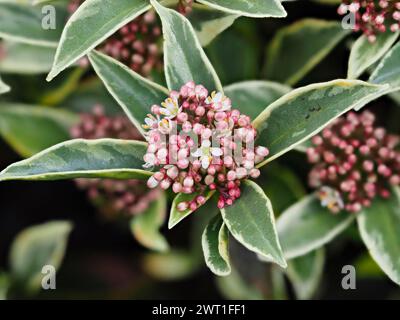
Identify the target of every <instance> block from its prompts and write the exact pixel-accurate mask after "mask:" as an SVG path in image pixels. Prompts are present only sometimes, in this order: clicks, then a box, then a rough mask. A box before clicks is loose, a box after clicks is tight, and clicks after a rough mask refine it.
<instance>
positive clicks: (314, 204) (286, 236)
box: [276, 195, 355, 259]
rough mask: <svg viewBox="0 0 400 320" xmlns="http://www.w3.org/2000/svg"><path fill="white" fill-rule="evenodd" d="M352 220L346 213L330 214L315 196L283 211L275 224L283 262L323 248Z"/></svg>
mask: <svg viewBox="0 0 400 320" xmlns="http://www.w3.org/2000/svg"><path fill="white" fill-rule="evenodd" d="M354 219H355V216H354V215H351V214H348V213H347V212H341V213H339V214H336V215H335V214H332V212H330V211H329V210H328V209H327V208H325V207H323V206H322V205H321V202H320V200H319V199H318V198H317V197H316V196H315V195H309V196H307V197H305V198H303V199H302V200H300V201H299V202H297V203H295V204H293V205H292V206H291V207H289V208H288V209H287V210H285V211H284V212H283V213H282V215H281V216H280V217H279V218H278V219H277V222H276V229H277V230H278V235H279V239H280V241H281V246H282V250H283V253H284V256H285V258H286V259H293V258H296V257H300V256H303V255H305V254H307V253H310V252H311V251H313V250H315V249H318V248H320V247H322V246H324V245H325V244H327V243H328V242H330V241H331V240H332V239H334V238H335V237H336V236H337V235H338V234H340V233H341V232H343V231H344V230H345V229H346V228H347V227H348V226H350V224H351V223H352V222H353V221H354Z"/></svg>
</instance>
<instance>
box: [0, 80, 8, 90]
mask: <svg viewBox="0 0 400 320" xmlns="http://www.w3.org/2000/svg"><path fill="white" fill-rule="evenodd" d="M8 91H10V87H9V86H8V85H6V84H5V83H4V82H3V81H2V80H1V78H0V94H3V93H6V92H8Z"/></svg>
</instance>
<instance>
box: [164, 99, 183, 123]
mask: <svg viewBox="0 0 400 320" xmlns="http://www.w3.org/2000/svg"><path fill="white" fill-rule="evenodd" d="M161 105H162V106H163V107H164V108H160V113H161V114H162V115H163V116H165V117H166V118H167V119H173V118H175V117H176V116H177V115H178V113H179V112H181V111H182V107H179V102H178V99H177V98H175V97H174V98H167V99H166V100H165V101H164V102H163V103H161Z"/></svg>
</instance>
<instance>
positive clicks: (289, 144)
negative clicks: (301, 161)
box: [253, 79, 388, 166]
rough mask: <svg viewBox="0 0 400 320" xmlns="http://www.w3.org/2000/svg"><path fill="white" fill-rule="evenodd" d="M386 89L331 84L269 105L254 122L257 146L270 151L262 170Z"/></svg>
mask: <svg viewBox="0 0 400 320" xmlns="http://www.w3.org/2000/svg"><path fill="white" fill-rule="evenodd" d="M387 87H388V85H373V84H369V83H366V82H363V81H359V80H341V79H339V80H333V81H329V82H323V83H316V84H311V85H308V86H305V87H302V88H298V89H295V90H293V91H291V92H290V93H288V94H286V95H284V96H283V97H281V98H280V99H278V100H277V101H275V102H274V103H272V104H270V105H269V106H268V107H267V108H266V109H265V110H264V111H263V112H262V113H261V114H260V115H259V116H258V117H257V118H256V119H255V120H254V121H253V125H254V126H255V127H256V128H257V130H258V144H259V145H263V146H265V147H267V148H269V151H270V155H269V157H268V158H267V159H266V160H265V161H264V162H262V163H260V164H259V166H262V165H264V164H266V163H268V162H270V161H272V160H273V159H276V158H277V157H279V156H280V155H282V154H284V153H286V152H287V151H289V150H291V149H293V148H294V147H295V146H297V145H299V144H301V143H302V142H303V141H306V140H307V139H308V138H310V137H312V136H314V135H315V134H317V133H318V132H319V131H321V130H322V129H323V128H324V127H325V126H326V125H328V124H329V123H331V122H332V121H333V120H334V119H336V118H338V117H339V116H341V115H342V114H344V113H345V112H347V111H349V110H351V109H353V108H355V107H362V106H364V105H365V104H367V103H368V102H370V101H372V100H373V99H375V98H377V97H379V96H380V95H381V94H382V93H384V92H385V90H387Z"/></svg>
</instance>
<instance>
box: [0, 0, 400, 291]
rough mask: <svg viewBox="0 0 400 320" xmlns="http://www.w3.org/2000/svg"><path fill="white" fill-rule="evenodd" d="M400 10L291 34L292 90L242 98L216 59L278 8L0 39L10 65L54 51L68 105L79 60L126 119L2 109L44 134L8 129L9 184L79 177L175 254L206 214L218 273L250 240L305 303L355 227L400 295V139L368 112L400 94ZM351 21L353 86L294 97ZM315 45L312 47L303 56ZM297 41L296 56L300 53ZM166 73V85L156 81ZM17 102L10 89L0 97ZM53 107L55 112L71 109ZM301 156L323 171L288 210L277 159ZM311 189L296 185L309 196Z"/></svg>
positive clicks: (133, 0)
mask: <svg viewBox="0 0 400 320" xmlns="http://www.w3.org/2000/svg"><path fill="white" fill-rule="evenodd" d="M399 3H400V2H399V1H343V4H342V5H341V6H340V7H339V9H338V13H339V15H338V21H324V20H318V19H304V20H302V21H298V22H295V23H293V24H292V25H289V26H286V27H283V28H280V29H279V30H278V31H277V32H276V34H275V35H274V37H273V39H272V41H271V43H270V45H269V47H268V49H267V61H266V64H265V68H264V70H263V74H264V76H265V77H267V78H268V79H270V80H274V81H277V82H270V81H263V80H251V81H243V82H238V83H234V84H230V85H225V84H224V85H223V84H222V83H221V80H220V77H219V75H218V74H217V71H216V70H223V68H221V66H220V65H213V64H212V63H211V62H210V60H209V58H208V56H207V54H206V52H205V51H204V49H203V47H204V46H206V45H208V44H209V43H210V42H211V41H212V40H213V43H212V45H214V46H215V47H217V48H220V47H218V44H219V41H222V40H220V36H218V34H219V33H221V32H222V31H223V30H225V29H226V28H228V27H229V26H230V25H231V24H232V23H233V21H235V20H236V19H237V18H238V17H239V16H246V17H251V18H278V17H279V18H283V17H285V16H286V12H285V9H284V8H283V6H282V5H281V3H280V2H279V1H276V0H270V1H261V0H254V1H251V2H250V1H245V0H237V1H228V0H199V1H187V0H181V1H156V0H121V1H118V2H115V1H106V0H86V1H72V2H71V3H70V4H69V10H66V8H65V7H64V8H63V9H62V10H64V11H65V19H63V24H62V27H61V28H62V29H63V31H62V33H60V34H58V35H54V36H52V37H53V38H51V37H50V36H49V35H48V34H47V35H46V36H40V35H39V33H37V34H36V35H35V37H36V38H35V37H34V35H27V37H30V38H29V41H26V42H24V41H23V36H24V35H20V34H14V33H13V32H14V30H12V27H10V28H9V29H7V30H6V29H2V28H4V26H3V27H1V26H0V36H2V37H4V39H5V40H4V42H3V48H4V52H5V55H4V57H5V58H4V61H5V62H7V63H9V60H10V58H9V57H10V55H11V53H12V52H15V51H13V50H15V48H16V47H18V46H23V45H25V47H24V48H25V49H26V50H27V48H28V47H29V46H30V47H31V48H33V47H34V48H35V50H39V49H38V48H40V50H44V51H46V50H47V51H46V52H48V51H50V52H51V55H52V56H54V62H53V64H52V65H51V66H49V65H47V66H46V67H43V69H40V70H37V71H38V72H44V71H49V74H48V76H47V79H48V80H49V81H50V80H52V79H53V78H54V77H56V76H58V77H60V78H62V77H63V76H64V75H65V74H68V73H71V74H72V75H71V76H70V77H69V78H68V81H66V82H65V85H64V86H61V87H58V88H57V92H58V93H60V92H61V93H64V91H68V90H70V88H71V87H73V86H72V85H71V83H74V82H73V81H74V76H75V74H74V72H75V71H74V70H77V69H79V67H78V68H76V69H73V68H74V66H75V65H76V63H77V61H79V60H80V59H81V58H83V57H86V56H87V60H88V62H89V64H90V66H91V67H92V69H93V71H94V73H95V74H96V76H97V77H98V78H99V79H100V80H101V82H102V83H103V84H104V87H105V89H100V90H103V91H102V93H101V94H104V90H106V91H107V92H108V93H109V94H110V95H111V96H112V97H113V98H114V100H115V102H116V104H117V105H118V108H120V109H122V110H119V111H122V112H123V113H124V114H121V113H117V114H112V115H111V114H108V113H107V111H106V107H107V103H110V101H109V100H107V101H104V103H102V102H101V104H102V105H103V106H104V108H102V107H100V106H96V107H95V108H94V109H89V110H85V111H83V112H82V110H79V113H80V116H77V115H76V114H75V112H72V111H70V110H69V111H67V110H61V109H57V108H54V109H49V108H44V107H35V108H28V107H27V106H23V105H15V104H11V103H8V105H6V106H2V108H1V109H0V116H2V117H4V119H6V121H9V122H10V123H11V124H10V125H8V127H7V128H11V129H8V130H9V131H7V133H8V132H11V131H12V130H14V129H13V128H16V127H17V126H18V124H16V123H17V122H16V121H15V119H24V118H23V117H24V116H26V115H29V117H30V119H32V122H29V123H35V122H37V123H40V124H43V125H42V128H43V130H38V131H34V130H32V131H33V133H30V132H29V133H25V134H24V135H22V136H17V138H13V137H11V136H10V135H9V136H7V135H6V134H5V133H4V132H5V131H4V130H3V129H2V125H1V121H0V129H2V130H3V131H2V132H1V133H2V135H3V136H5V137H6V139H7V141H8V142H9V143H10V144H11V145H12V146H13V147H14V148H15V149H16V150H17V151H18V152H19V153H20V154H21V155H23V156H24V157H26V158H27V159H25V160H23V161H20V162H16V163H14V164H12V165H10V166H9V167H7V168H6V169H4V170H3V171H2V172H1V173H0V181H8V180H61V179H74V180H75V181H76V184H77V185H78V186H79V187H80V188H81V189H83V190H84V191H85V192H86V193H87V194H88V198H89V199H90V200H91V201H92V202H93V204H94V205H95V206H97V207H98V208H99V211H101V212H103V213H105V214H107V215H120V216H123V217H125V218H129V219H130V220H131V224H130V225H131V230H132V232H133V234H134V235H135V237H136V239H137V240H138V241H139V242H140V243H141V244H143V245H144V246H146V247H148V248H150V249H153V250H157V251H167V250H168V249H169V245H168V243H167V241H166V240H165V239H164V237H163V235H162V234H161V233H160V228H161V227H162V225H163V223H164V222H165V220H168V223H167V224H168V228H169V229H171V228H174V229H175V228H180V227H181V225H182V224H184V223H185V220H188V219H190V218H193V219H195V218H199V216H204V217H206V218H207V223H206V224H205V226H203V229H202V231H203V232H202V236H201V239H200V237H199V238H198V239H197V241H198V242H201V247H202V250H203V255H204V258H205V262H206V265H207V266H208V267H209V268H210V269H211V271H212V272H213V273H214V274H216V275H218V276H224V277H223V279H228V280H229V281H235V280H234V279H235V277H237V268H236V264H237V259H235V255H238V256H240V255H241V254H242V253H240V250H238V249H237V246H238V245H237V244H238V243H240V244H241V245H242V247H245V248H246V249H248V250H249V251H251V252H253V253H255V254H254V257H255V258H256V259H257V261H258V263H266V262H268V263H273V265H272V266H271V265H269V267H270V269H271V270H272V271H271V270H270V271H271V272H272V273H274V274H275V275H278V276H279V275H282V274H286V275H287V276H288V278H289V280H290V281H291V282H292V283H293V286H294V289H295V292H296V294H297V296H298V297H299V298H306V297H310V296H311V295H312V294H313V292H314V291H315V289H316V287H317V286H318V280H319V277H320V276H321V274H322V267H323V259H324V253H323V250H324V246H325V245H326V244H328V243H329V242H330V241H331V240H332V239H334V238H335V237H336V236H338V235H339V234H341V233H343V232H344V231H345V230H346V229H348V228H351V227H352V226H354V223H355V221H356V222H357V225H358V229H359V234H360V236H361V238H362V240H363V242H364V243H365V245H366V246H367V248H368V250H369V252H370V254H371V256H372V258H373V259H374V260H375V261H376V263H377V264H378V265H379V267H380V268H381V269H382V270H383V271H384V272H385V273H386V274H387V275H388V277H389V278H390V279H392V280H393V281H394V282H396V283H397V284H400V264H399V260H398V254H399V250H400V249H399V248H400V232H399V231H400V217H399V212H400V191H399V190H400V189H399V184H400V149H399V146H400V138H399V135H398V132H393V133H392V132H390V130H386V129H385V128H383V127H381V126H380V125H378V124H379V123H380V117H381V115H380V114H379V113H377V114H376V115H375V114H374V113H372V112H370V111H364V110H362V111H359V110H360V109H362V108H363V107H364V106H366V105H368V104H369V103H370V102H372V101H373V100H376V99H378V98H380V97H382V96H385V95H388V96H391V97H394V96H393V94H394V93H395V92H396V91H397V90H399V89H400V81H399V79H400V77H399V70H398V65H399V61H400V44H399V42H397V39H398V35H399V30H398V29H399V28H398V26H399V24H398V23H399V19H398V13H399V12H400V11H399V8H398V5H399ZM18 6H19V5H16V4H0V17H1V12H2V11H1V8H3V10H5V11H4V12H6V13H7V14H16V13H17V12H18V10H16V8H17V7H18ZM4 8H5V9H4ZM18 8H19V7H18ZM100 8H101V9H100ZM25 9H26V10H28V11H29V10H31V9H32V8H31V7H28V6H26V7H25ZM332 9H333V12H334V11H335V10H336V9H335V7H333V8H332ZM32 10H33V9H32ZM348 12H350V13H352V14H354V16H355V26H354V31H357V32H361V33H362V34H361V36H360V37H359V38H358V39H357V40H356V41H355V43H354V44H353V45H352V47H351V52H350V58H349V65H348V74H347V79H335V80H331V81H327V82H318V83H311V84H308V85H306V86H298V87H296V88H294V89H292V88H291V87H289V86H293V87H295V86H296V84H298V83H299V82H300V81H301V80H302V79H303V78H304V76H305V75H306V74H307V73H308V72H309V71H310V70H311V69H312V68H313V67H315V66H316V65H317V63H318V62H319V61H321V60H322V59H323V58H324V57H325V56H326V55H327V54H328V53H329V52H330V51H331V50H332V49H333V48H334V47H335V46H336V45H337V44H338V43H339V42H340V41H341V40H342V39H343V38H344V37H346V36H348V35H349V34H350V33H351V32H350V31H349V30H346V29H343V28H342V26H341V23H340V21H339V19H341V16H343V15H346V14H347V13H348ZM65 21H67V23H66V24H65V25H64V22H65ZM3 35H6V36H3ZM7 35H11V36H10V37H7ZM41 37H42V38H41ZM46 37H47V38H46ZM58 38H60V39H59V42H58V44H57V41H58ZM15 39H17V40H18V41H19V42H18V41H17V44H16V43H13V41H15ZM21 39H22V40H21ZM32 39H33V40H32ZM55 39H56V40H55ZM54 42H55V43H56V46H57V50H56V51H55V45H54ZM221 43H222V42H221ZM303 43H309V45H307V48H306V49H304V50H303V48H305V46H303V45H302V44H303ZM293 44H298V51H297V52H296V57H294V56H293V53H289V51H290V52H292V51H293V49H290V48H288V46H289V45H293ZM300 44H301V45H300ZM32 52H33V51H32ZM41 54H43V53H41ZM214 54H215V52H214ZM232 55H233V53H232ZM255 60H256V59H255ZM234 63H235V64H240V63H241V61H235V62H234ZM5 65H6V66H7V64H5ZM40 67H41V66H40ZM230 67H231V66H229V68H230ZM67 68H71V69H72V70H73V71H70V70H65V69H67ZM1 70H2V69H1V60H0V71H1ZM153 71H159V72H161V73H163V75H164V79H162V80H161V81H158V80H157V81H158V82H157V83H156V82H155V80H154V79H153V77H152V72H153ZM367 74H368V75H367ZM364 75H366V76H365V77H364ZM360 76H363V79H364V80H365V81H363V80H358V79H357V78H359V77H360ZM221 77H222V75H221ZM71 79H72V80H71ZM163 84H164V85H163ZM100 88H102V87H100ZM9 89H10V88H9V86H7V85H5V84H3V82H1V80H0V93H1V92H2V91H3V92H6V91H7V90H9ZM74 89H75V90H79V89H80V88H77V86H75V87H74ZM101 94H100V93H99V91H96V95H98V96H96V98H97V99H99V100H101V99H100V95H101ZM71 95H73V94H71ZM52 98H53V97H52V96H51V95H47V96H45V98H43V99H42V100H41V101H42V102H43V103H44V104H46V103H49V104H56V103H52V102H53V100H52ZM385 101H386V100H385ZM73 102H74V100H73V99H70V100H68V99H67V100H66V105H68V103H71V104H74V103H73ZM111 103H113V102H111ZM90 106H92V105H90ZM33 110H34V111H33ZM12 121H14V122H12ZM21 121H22V120H21ZM26 123H28V122H27V121H26ZM377 123H378V124H377ZM30 128H31V127H29V124H27V127H26V128H24V129H25V130H26V132H28V131H29V130H30ZM32 128H33V127H32ZM45 130H49V132H52V134H49V137H47V136H46V134H45ZM30 135H32V136H30ZM45 136H46V138H44V137H45ZM21 137H22V138H21ZM70 138H72V139H71V140H69V139H70ZM23 139H25V141H22V140H23ZM66 140H67V141H66ZM38 141H41V143H38ZM292 150H293V153H294V152H303V154H299V155H298V157H299V159H302V161H303V162H304V163H305V164H306V165H309V172H308V187H309V190H310V191H311V193H310V194H309V195H306V192H305V191H301V192H298V193H296V195H294V196H293V197H292V196H291V195H290V194H291V193H293V192H292V190H293V187H292V186H289V187H287V188H286V187H285V188H286V189H287V190H286V189H285V192H284V193H285V195H286V196H287V198H288V199H291V200H290V202H291V203H287V201H286V202H285V203H284V205H283V204H281V203H279V200H277V197H276V194H274V189H275V187H276V188H277V190H280V189H279V188H282V185H283V184H287V183H286V182H284V183H283V182H282V181H283V180H284V178H283V176H285V177H287V173H286V171H285V170H284V169H281V167H280V165H279V164H278V161H279V160H278V158H279V157H281V156H283V155H284V154H286V153H287V152H289V151H292ZM269 168H271V170H273V171H274V170H276V172H274V173H273V174H271V172H270V171H269ZM274 168H278V169H274ZM297 179H298V178H297V177H291V178H290V181H291V182H290V183H291V184H296V185H301V183H297V182H296V181H297ZM300 189H302V188H300ZM302 190H303V189H302ZM168 196H170V197H171V196H172V198H171V200H172V199H173V201H172V203H168ZM296 201H297V202H296ZM294 202H295V203H294ZM168 211H169V215H168V216H167V212H168ZM280 213H282V214H280ZM275 216H277V219H276V222H275ZM203 219H204V218H203ZM166 232H168V231H166ZM232 238H234V239H235V241H231V243H229V242H230V239H231V240H232ZM242 249H243V248H242ZM238 252H239V253H238ZM231 255H232V256H231ZM304 266H311V267H310V268H308V267H307V268H308V269H310V270H311V271H309V272H308V271H307V270H308V269H307V268H305V267H304ZM249 268H250V262H249ZM305 269H307V270H305ZM249 270H250V269H249ZM221 279H222V278H221ZM219 281H226V280H219ZM221 283H222V282H221Z"/></svg>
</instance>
